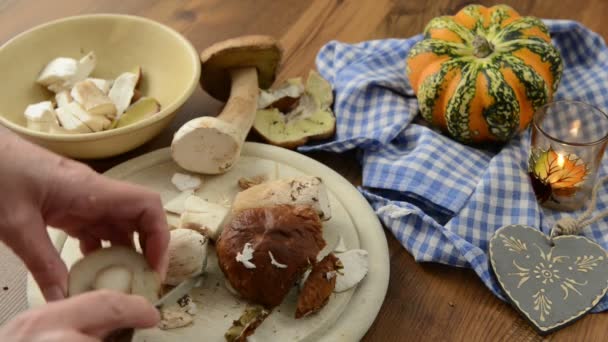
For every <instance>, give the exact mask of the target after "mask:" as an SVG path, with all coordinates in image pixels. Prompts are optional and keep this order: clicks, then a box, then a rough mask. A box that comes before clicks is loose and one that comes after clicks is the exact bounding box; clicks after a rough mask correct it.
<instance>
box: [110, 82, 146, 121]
mask: <svg viewBox="0 0 608 342" xmlns="http://www.w3.org/2000/svg"><path fill="white" fill-rule="evenodd" d="M138 81H139V75H137V74H134V73H132V72H125V73H122V74H120V76H118V78H116V80H114V84H112V88H110V92H109V93H108V96H109V97H110V99H111V100H112V102H114V105H115V106H116V119H119V118H120V117H121V116H122V114H123V113H124V112H125V110H126V109H127V108H128V107H129V105H130V104H131V98H132V97H133V93H134V91H135V86H136V85H137V82H138Z"/></svg>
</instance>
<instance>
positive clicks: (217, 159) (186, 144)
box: [171, 68, 259, 174]
mask: <svg viewBox="0 0 608 342" xmlns="http://www.w3.org/2000/svg"><path fill="white" fill-rule="evenodd" d="M230 77H231V79H232V86H231V90H230V98H229V99H228V102H227V103H226V106H225V107H224V110H223V111H222V112H221V113H220V114H219V115H218V116H217V117H215V118H214V117H201V118H197V119H194V120H190V121H189V122H187V123H186V124H185V125H184V126H182V127H181V128H180V129H179V130H178V131H177V132H176V133H175V136H174V137H173V142H172V144H171V148H172V154H173V160H175V162H176V163H177V164H179V165H180V166H181V167H182V168H184V169H186V170H189V171H192V172H198V173H205V174H220V173H223V172H226V171H228V170H229V169H230V168H231V167H232V166H233V165H234V164H235V163H236V161H237V160H238V158H239V156H240V154H241V148H242V146H243V143H244V142H245V138H246V137H247V133H248V132H249V130H250V129H251V126H253V121H254V120H255V114H256V107H257V101H258V92H259V90H258V75H257V69H255V68H236V69H232V70H230Z"/></svg>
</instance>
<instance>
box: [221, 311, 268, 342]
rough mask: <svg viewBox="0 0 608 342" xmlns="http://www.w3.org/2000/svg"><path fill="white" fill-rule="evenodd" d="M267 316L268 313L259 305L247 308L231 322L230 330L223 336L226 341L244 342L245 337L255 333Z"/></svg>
mask: <svg viewBox="0 0 608 342" xmlns="http://www.w3.org/2000/svg"><path fill="white" fill-rule="evenodd" d="M268 315H270V311H269V310H267V309H266V308H264V307H263V306H261V305H251V306H247V307H246V308H245V311H244V312H243V314H242V315H241V317H239V319H238V320H235V321H233V322H232V326H231V327H230V329H228V331H226V333H225V334H224V337H225V338H226V341H228V342H246V341H247V337H248V336H251V335H252V334H253V333H254V332H255V330H256V329H257V328H258V327H259V326H260V324H262V322H264V320H265V319H266V317H268Z"/></svg>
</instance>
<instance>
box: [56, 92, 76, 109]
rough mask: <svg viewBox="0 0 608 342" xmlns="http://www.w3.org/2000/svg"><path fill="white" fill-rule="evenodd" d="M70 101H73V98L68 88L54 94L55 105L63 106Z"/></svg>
mask: <svg viewBox="0 0 608 342" xmlns="http://www.w3.org/2000/svg"><path fill="white" fill-rule="evenodd" d="M72 101H74V99H73V98H72V95H70V92H69V91H68V90H64V91H60V92H58V93H57V94H55V102H56V103H57V107H65V106H67V105H68V104H69V103H70V102H72Z"/></svg>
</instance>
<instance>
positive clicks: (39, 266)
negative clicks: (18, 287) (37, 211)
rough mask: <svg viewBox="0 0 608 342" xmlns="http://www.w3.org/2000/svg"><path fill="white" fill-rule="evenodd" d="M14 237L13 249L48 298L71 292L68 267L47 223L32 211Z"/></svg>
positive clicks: (57, 298) (8, 242) (62, 295)
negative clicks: (50, 234)
mask: <svg viewBox="0 0 608 342" xmlns="http://www.w3.org/2000/svg"><path fill="white" fill-rule="evenodd" d="M26 222H27V223H26V224H25V225H23V226H22V227H21V229H18V233H17V234H15V235H14V236H13V237H12V239H10V241H6V242H7V244H8V245H9V246H10V247H11V249H12V250H13V252H15V254H17V255H18V256H19V257H20V258H21V260H23V262H24V263H25V265H26V266H27V268H28V269H29V271H30V272H31V273H32V276H33V277H34V279H35V280H36V283H37V284H38V286H39V287H40V290H41V291H42V294H43V295H44V298H45V299H46V300H47V301H55V300H59V299H63V298H65V296H66V292H67V279H68V269H67V267H66V265H65V263H64V262H63V260H61V257H60V255H59V252H58V251H57V250H56V249H55V246H53V243H52V241H51V238H50V237H49V234H48V232H47V230H46V225H45V223H44V221H43V220H42V217H41V216H39V215H32V216H30V217H29V218H28V221H26Z"/></svg>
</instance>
